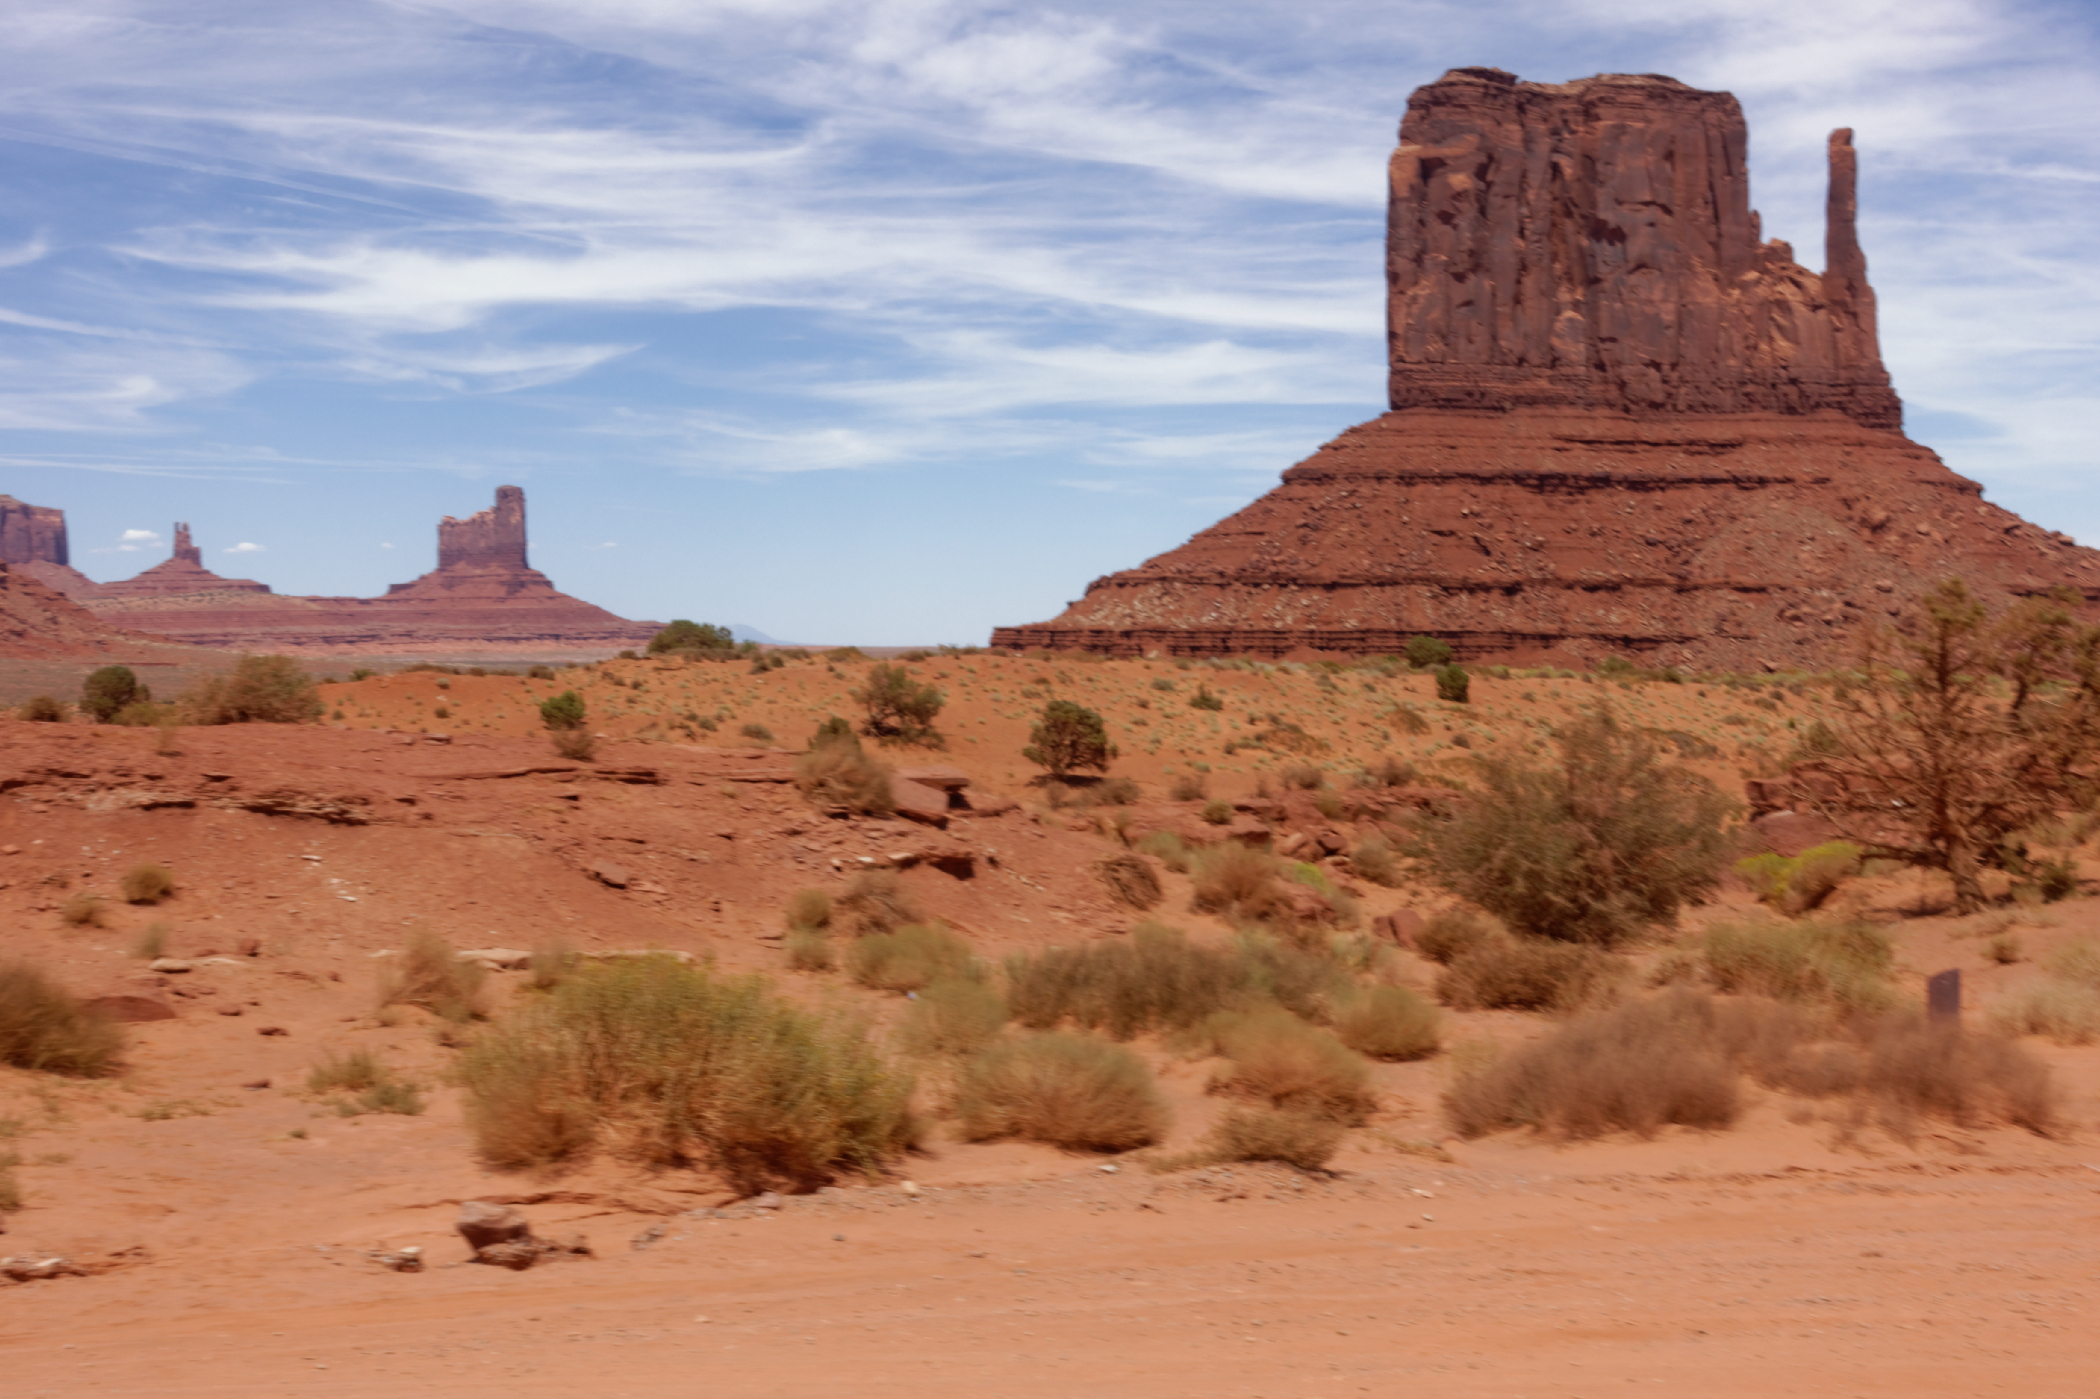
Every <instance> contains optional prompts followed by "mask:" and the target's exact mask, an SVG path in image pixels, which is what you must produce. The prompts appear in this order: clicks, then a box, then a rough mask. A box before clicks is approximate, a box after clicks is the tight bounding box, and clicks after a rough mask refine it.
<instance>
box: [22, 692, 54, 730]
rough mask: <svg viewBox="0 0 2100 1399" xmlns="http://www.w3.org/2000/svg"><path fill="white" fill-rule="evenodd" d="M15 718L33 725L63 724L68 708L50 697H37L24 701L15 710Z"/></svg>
mask: <svg viewBox="0 0 2100 1399" xmlns="http://www.w3.org/2000/svg"><path fill="white" fill-rule="evenodd" d="M15 717H16V718H17V719H20V720H22V721H24V722H25V723H31V724H63V723H64V722H65V721H66V707H65V706H64V705H62V704H60V703H59V702H58V701H57V700H55V699H53V698H51V696H49V695H36V696H34V697H32V698H30V699H26V700H24V701H22V703H21V704H20V705H19V706H18V707H17V708H16V709H15Z"/></svg>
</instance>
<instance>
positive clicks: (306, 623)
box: [54, 486, 659, 655]
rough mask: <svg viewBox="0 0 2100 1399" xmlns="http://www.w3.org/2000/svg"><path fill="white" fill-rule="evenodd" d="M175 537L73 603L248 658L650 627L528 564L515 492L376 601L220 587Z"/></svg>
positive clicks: (441, 538)
mask: <svg viewBox="0 0 2100 1399" xmlns="http://www.w3.org/2000/svg"><path fill="white" fill-rule="evenodd" d="M54 513H55V512H54ZM60 528H61V530H62V529H63V523H62V522H61V525H60ZM175 531H176V533H175V553H174V556H173V557H172V558H170V559H168V560H167V561H166V562H164V563H161V564H157V565H155V566H154V567H153V568H150V569H148V570H146V571H145V572H144V573H142V574H140V575H139V576H138V577H136V578H132V579H128V580H126V581H124V582H121V583H108V584H101V585H96V584H92V583H90V584H88V585H87V589H86V590H83V591H81V592H80V593H78V594H76V596H77V597H78V599H79V601H80V602H81V603H82V604H84V605H85V606H87V607H88V608H91V609H93V610H94V611H95V612H97V613H99V614H101V615H102V616H103V617H105V618H106V619H109V620H112V621H118V622H121V624H122V625H124V626H127V627H133V628H136V629H138V630H139V631H142V632H151V633H153V634H155V635H157V636H161V637H165V638H168V639H169V640H173V641H181V642H187V643H189V644H191V645H196V646H212V647H223V648H227V649H237V650H249V651H306V652H314V653H319V654H331V655H356V654H360V653H370V654H409V653H415V652H427V651H443V652H446V653H448V654H459V655H467V654H480V653H505V654H508V653H514V652H528V653H531V652H546V653H549V654H553V653H562V652H571V651H586V652H589V651H609V650H615V649H619V648H623V647H631V646H638V645H643V644H646V643H647V642H648V640H649V639H650V638H651V637H652V636H654V635H655V634H656V632H657V631H658V630H659V626H658V624H657V623H654V622H631V621H628V620H627V619H625V618H623V617H616V616H614V615H613V614H612V613H610V612H607V611H606V610H605V609H604V608H601V607H594V606H592V605H591V604H590V603H587V602H583V601H581V600H579V599H577V598H573V597H570V596H569V595H568V594H566V593H564V592H561V591H559V590H558V589H557V588H555V586H554V584H553V583H552V582H551V581H550V580H549V579H548V577H547V575H546V574H544V573H541V572H539V571H538V570H537V569H535V568H533V567H532V566H531V565H530V564H529V563H528V562H527V560H526V542H525V492H524V491H523V490H521V489H520V488H518V487H516V486H501V487H498V488H497V491H496V503H495V506H494V507H493V508H491V509H488V510H483V511H481V512H480V513H479V514H475V515H470V516H468V517H467V518H466V519H464V520H457V519H454V518H452V517H451V516H449V515H448V516H446V517H445V518H444V519H443V520H441V521H439V523H438V566H437V568H435V569H434V570H432V571H431V572H429V573H426V574H424V575H423V576H422V577H420V578H418V579H416V580H415V581H413V582H409V583H396V584H395V585H394V586H393V587H391V588H389V589H387V591H386V593H385V594H384V595H382V596H380V597H376V598H356V597H287V596H283V595H280V594H277V593H273V592H271V591H270V589H269V588H268V587H267V586H265V585H264V584H261V583H256V582H253V581H250V580H248V579H228V578H221V577H219V576H218V575H217V574H214V573H212V572H210V571H209V570H207V569H205V568H204V566H203V562H202V555H201V553H200V551H199V550H198V549H197V548H196V546H195V545H194V544H193V543H192V542H191V539H190V531H189V526H188V525H177V526H176V527H175ZM82 581H83V582H85V580H82Z"/></svg>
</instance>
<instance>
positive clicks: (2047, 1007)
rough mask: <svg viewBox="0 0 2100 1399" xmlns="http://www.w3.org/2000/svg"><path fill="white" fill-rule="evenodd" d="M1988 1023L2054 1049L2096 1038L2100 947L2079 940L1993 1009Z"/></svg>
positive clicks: (2099, 1014) (2098, 1035)
mask: <svg viewBox="0 0 2100 1399" xmlns="http://www.w3.org/2000/svg"><path fill="white" fill-rule="evenodd" d="M1990 1015H1991V1022H1992V1023H1993V1024H1994V1025H1996V1026H1998V1027H1999V1028H2000V1029H2002V1030H2005V1031H2007V1032H2009V1033H2012V1034H2019V1035H2042V1036H2045V1037H2046V1038H2048V1039H2052V1040H2054V1041H2056V1042H2057V1043H2058V1044H2091V1043H2092V1042H2093V1041H2094V1040H2096V1039H2100V943H2095V942H2093V941H2092V940H2091V939H2088V938H2079V939H2076V940H2074V941H2071V942H2067V943H2065V944H2063V945H2062V946H2060V947H2058V948H2057V949H2056V951H2054V952H2053V953H2051V954H2050V955H2049V956H2048V957H2047V958H2045V959H2043V962H2042V974H2041V975H2040V976H2038V977H2036V978H2035V979H2034V980H2032V981H2027V982H2023V983H2022V984H2020V985H2018V986H2015V987H2014V988H2013V989H2012V990H2011V991H2010V992H2008V993H2007V994H2006V995H2005V996H2004V997H2003V998H2001V999H2000V1000H1999V1001H1998V1002H1997V1003H1996V1004H1994V1005H1993V1006H1992V1007H1991V1012H1990Z"/></svg>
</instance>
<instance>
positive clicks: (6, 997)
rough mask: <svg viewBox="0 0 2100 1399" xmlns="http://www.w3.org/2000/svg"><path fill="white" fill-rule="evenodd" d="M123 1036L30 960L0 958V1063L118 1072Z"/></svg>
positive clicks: (80, 1074)
mask: <svg viewBox="0 0 2100 1399" xmlns="http://www.w3.org/2000/svg"><path fill="white" fill-rule="evenodd" d="M123 1048H124V1037H123V1034H122V1032H120V1031H119V1030H118V1029H117V1027H116V1026H115V1025H114V1024H112V1023H111V1022H110V1021H109V1020H108V1019H106V1018H105V1017H103V1016H100V1015H97V1014H95V1013H94V1012H93V1011H90V1010H88V1009H86V1008H85V1007H83V1006H82V1005H81V1004H80V1002H79V1001H78V1000H76V999H74V998H73V997H72V996H71V995H69V994H67V993H66V991H65V990H64V989H63V988H62V987H60V986H59V984H58V983H57V982H55V981H53V980H51V978H49V977H48V976H45V975H44V974H43V973H42V972H40V971H38V970H37V969H36V968H35V967H32V966H30V965H29V964H28V963H26V962H12V963H5V964H0V1064H11V1065H13V1066H14V1067H15V1068H18V1069H28V1070H30V1071H31V1072H33V1073H47V1074H65V1075H68V1076H70V1077H73V1078H99V1077H102V1076H103V1075H105V1074H110V1073H114V1072H115V1071H116V1069H117V1056H118V1055H119V1054H120V1053H122V1052H123Z"/></svg>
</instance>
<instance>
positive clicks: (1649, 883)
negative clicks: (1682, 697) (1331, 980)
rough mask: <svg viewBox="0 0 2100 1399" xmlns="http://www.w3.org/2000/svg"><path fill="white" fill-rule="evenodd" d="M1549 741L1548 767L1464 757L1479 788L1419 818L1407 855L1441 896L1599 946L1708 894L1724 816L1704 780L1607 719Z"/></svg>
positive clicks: (1588, 719)
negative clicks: (1442, 890)
mask: <svg viewBox="0 0 2100 1399" xmlns="http://www.w3.org/2000/svg"><path fill="white" fill-rule="evenodd" d="M1556 741H1557V743H1558V745H1559V747H1560V750H1561V761H1560V763H1559V764H1558V765H1557V766H1555V767H1553V768H1547V769H1540V768H1533V767H1529V766H1525V765H1523V764H1520V763H1517V762H1513V761H1508V760H1504V759H1500V758H1476V759H1474V760H1473V765H1474V768H1475V770H1476V771H1477V772H1478V774H1479V777H1480V785H1479V787H1478V788H1477V789H1476V790H1474V791H1473V792H1471V793H1469V794H1467V796H1466V798H1465V800H1463V801H1458V802H1453V803H1452V804H1451V805H1450V806H1449V808H1448V809H1446V810H1445V811H1443V812H1441V813H1429V814H1425V815H1424V816H1423V817H1421V818H1420V819H1419V821H1418V823H1417V826H1416V831H1417V837H1418V841H1417V849H1416V850H1415V852H1414V853H1416V854H1418V855H1420V856H1421V858H1422V859H1423V860H1424V862H1425V863H1426V865H1427V866H1428V868H1429V869H1430V870H1431V871H1432V872H1433V873H1434V875H1435V876H1436V878H1437V879H1438V880H1439V881H1440V882H1441V883H1443V884H1444V886H1445V887H1446V888H1448V889H1450V890H1451V891H1452V892H1453V893H1455V894H1457V895H1459V896H1460V897H1462V898H1464V899H1467V900H1468V901H1470V902H1472V903H1474V904H1477V905H1478V906H1479V907H1481V908H1483V909H1486V910H1487V911H1488V912H1490V913H1492V914H1495V915H1496V916H1497V917H1499V918H1501V919H1502V921H1503V922H1505V923H1507V924H1508V925H1509V926H1510V927H1511V928H1513V929H1516V930H1517V931H1519V932H1526V933H1534V934H1537V935H1539V936H1542V937H1552V938H1560V939H1563V940H1565V941H1570V942H1588V943H1596V944H1599V945H1604V946H1609V945H1612V944H1614V943H1618V942H1621V941H1624V940H1625V939H1627V938H1629V937H1631V936H1633V935H1634V934H1636V933H1637V932H1639V931H1640V930H1642V929H1643V928H1646V927H1649V926H1651V925H1653V924H1657V923H1665V922H1668V921H1669V920H1671V919H1672V918H1674V917H1675V916H1676V914H1677V910H1678V909H1679V908H1680V907H1681V906H1682V905H1683V904H1684V903H1685V902H1686V901H1687V900H1688V899H1693V898H1697V897H1701V896H1703V895H1704V894H1705V893H1706V892H1708V891H1709V890H1711V889H1712V888H1713V887H1714V885H1715V883H1716V882H1717V880H1718V877H1719V874H1720V869H1721V863H1722V860H1723V859H1724V858H1725V856H1726V843H1725V840H1724V837H1723V835H1722V829H1721V823H1722V819H1723V817H1724V816H1726V815H1727V813H1728V812H1729V811H1731V810H1732V809H1733V807H1732V804H1731V803H1730V802H1729V801H1728V800H1727V799H1726V798H1725V797H1723V796H1722V795H1721V793H1720V792H1719V791H1718V790H1717V789H1715V787H1714V785H1713V784H1712V783H1711V782H1709V781H1707V780H1706V779H1705V778H1704V777H1701V776H1699V775H1698V774H1696V773H1694V772H1692V771H1691V770H1689V769H1687V768H1683V767H1678V766H1674V765H1670V764H1665V763H1662V762H1660V761H1659V760H1658V758H1657V753H1656V749H1655V745H1654V743H1653V741H1652V740H1651V739H1649V738H1648V737H1647V736H1646V735H1644V734H1642V733H1640V732H1639V731H1637V730H1634V729H1631V728H1627V727H1625V726H1622V725H1621V724H1620V723H1619V721H1618V719H1617V718H1616V717H1614V716H1613V715H1612V714H1611V712H1610V711H1608V710H1604V709H1599V710H1597V711H1595V712H1593V713H1591V714H1589V715H1587V716H1585V717H1584V718H1582V719H1579V720H1577V721H1576V722H1574V723H1572V724H1570V725H1568V726H1567V727H1566V728H1565V729H1563V730H1562V731H1561V732H1560V733H1559V734H1558V735H1557V738H1556Z"/></svg>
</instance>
